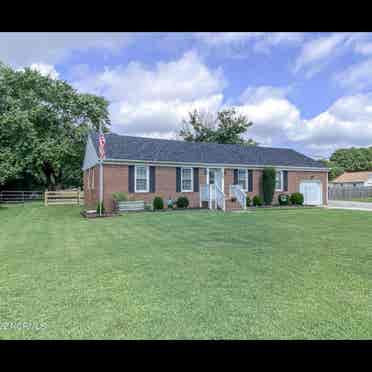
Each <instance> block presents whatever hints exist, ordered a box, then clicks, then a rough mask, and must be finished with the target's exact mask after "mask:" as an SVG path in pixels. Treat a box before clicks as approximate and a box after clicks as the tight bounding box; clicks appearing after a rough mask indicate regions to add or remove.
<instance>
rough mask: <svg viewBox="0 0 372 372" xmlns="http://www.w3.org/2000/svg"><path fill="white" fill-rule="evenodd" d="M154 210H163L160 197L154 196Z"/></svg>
mask: <svg viewBox="0 0 372 372" xmlns="http://www.w3.org/2000/svg"><path fill="white" fill-rule="evenodd" d="M152 204H153V206H154V210H159V209H163V208H164V202H163V199H162V198H161V197H160V196H155V198H154V200H153V202H152Z"/></svg>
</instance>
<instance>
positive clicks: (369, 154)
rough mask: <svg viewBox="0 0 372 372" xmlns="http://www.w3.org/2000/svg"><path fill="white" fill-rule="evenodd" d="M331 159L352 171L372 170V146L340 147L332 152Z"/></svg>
mask: <svg viewBox="0 0 372 372" xmlns="http://www.w3.org/2000/svg"><path fill="white" fill-rule="evenodd" d="M330 161H331V162H332V164H334V165H335V166H337V167H341V168H344V169H345V170H346V171H350V172H352V171H364V170H372V147H361V148H356V147H352V148H349V149H338V150H336V151H335V152H334V153H333V154H332V156H331V157H330Z"/></svg>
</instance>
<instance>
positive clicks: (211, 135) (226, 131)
mask: <svg viewBox="0 0 372 372" xmlns="http://www.w3.org/2000/svg"><path fill="white" fill-rule="evenodd" d="M250 126H252V123H251V122H250V121H249V120H248V118H247V117H246V116H244V115H241V114H238V113H237V112H236V110H235V109H234V108H231V109H225V110H221V111H219V112H218V113H217V115H216V117H214V116H213V115H211V114H208V113H203V112H201V111H198V110H194V111H192V112H190V113H189V119H188V120H187V121H186V120H184V121H183V128H182V129H181V131H180V133H179V135H180V136H181V137H182V138H183V139H184V140H185V141H189V142H213V143H225V144H226V143H227V144H244V145H255V144H256V142H255V141H253V140H252V139H245V138H243V137H242V135H243V134H245V133H246V132H247V130H248V128H249V127H250Z"/></svg>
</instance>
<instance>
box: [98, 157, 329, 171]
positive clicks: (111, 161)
mask: <svg viewBox="0 0 372 372" xmlns="http://www.w3.org/2000/svg"><path fill="white" fill-rule="evenodd" d="M103 163H104V164H122V163H125V164H148V165H161V166H164V167H177V166H180V165H182V166H189V167H198V168H208V167H215V168H223V167H224V168H241V167H244V168H251V169H263V168H264V167H273V168H278V169H283V170H295V171H304V172H329V168H315V167H294V166H282V165H265V166H262V165H252V164H241V163H240V164H220V163H190V162H169V161H161V160H157V161H150V160H133V159H105V160H104V162H103Z"/></svg>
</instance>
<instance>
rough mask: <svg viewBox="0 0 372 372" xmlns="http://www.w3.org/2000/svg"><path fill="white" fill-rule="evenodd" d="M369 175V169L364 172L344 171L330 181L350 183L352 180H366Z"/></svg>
mask: <svg viewBox="0 0 372 372" xmlns="http://www.w3.org/2000/svg"><path fill="white" fill-rule="evenodd" d="M369 176H372V172H371V171H364V172H345V173H343V174H341V176H338V177H337V178H335V179H334V180H333V181H332V183H348V182H350V183H352V182H366V181H368V178H369Z"/></svg>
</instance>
